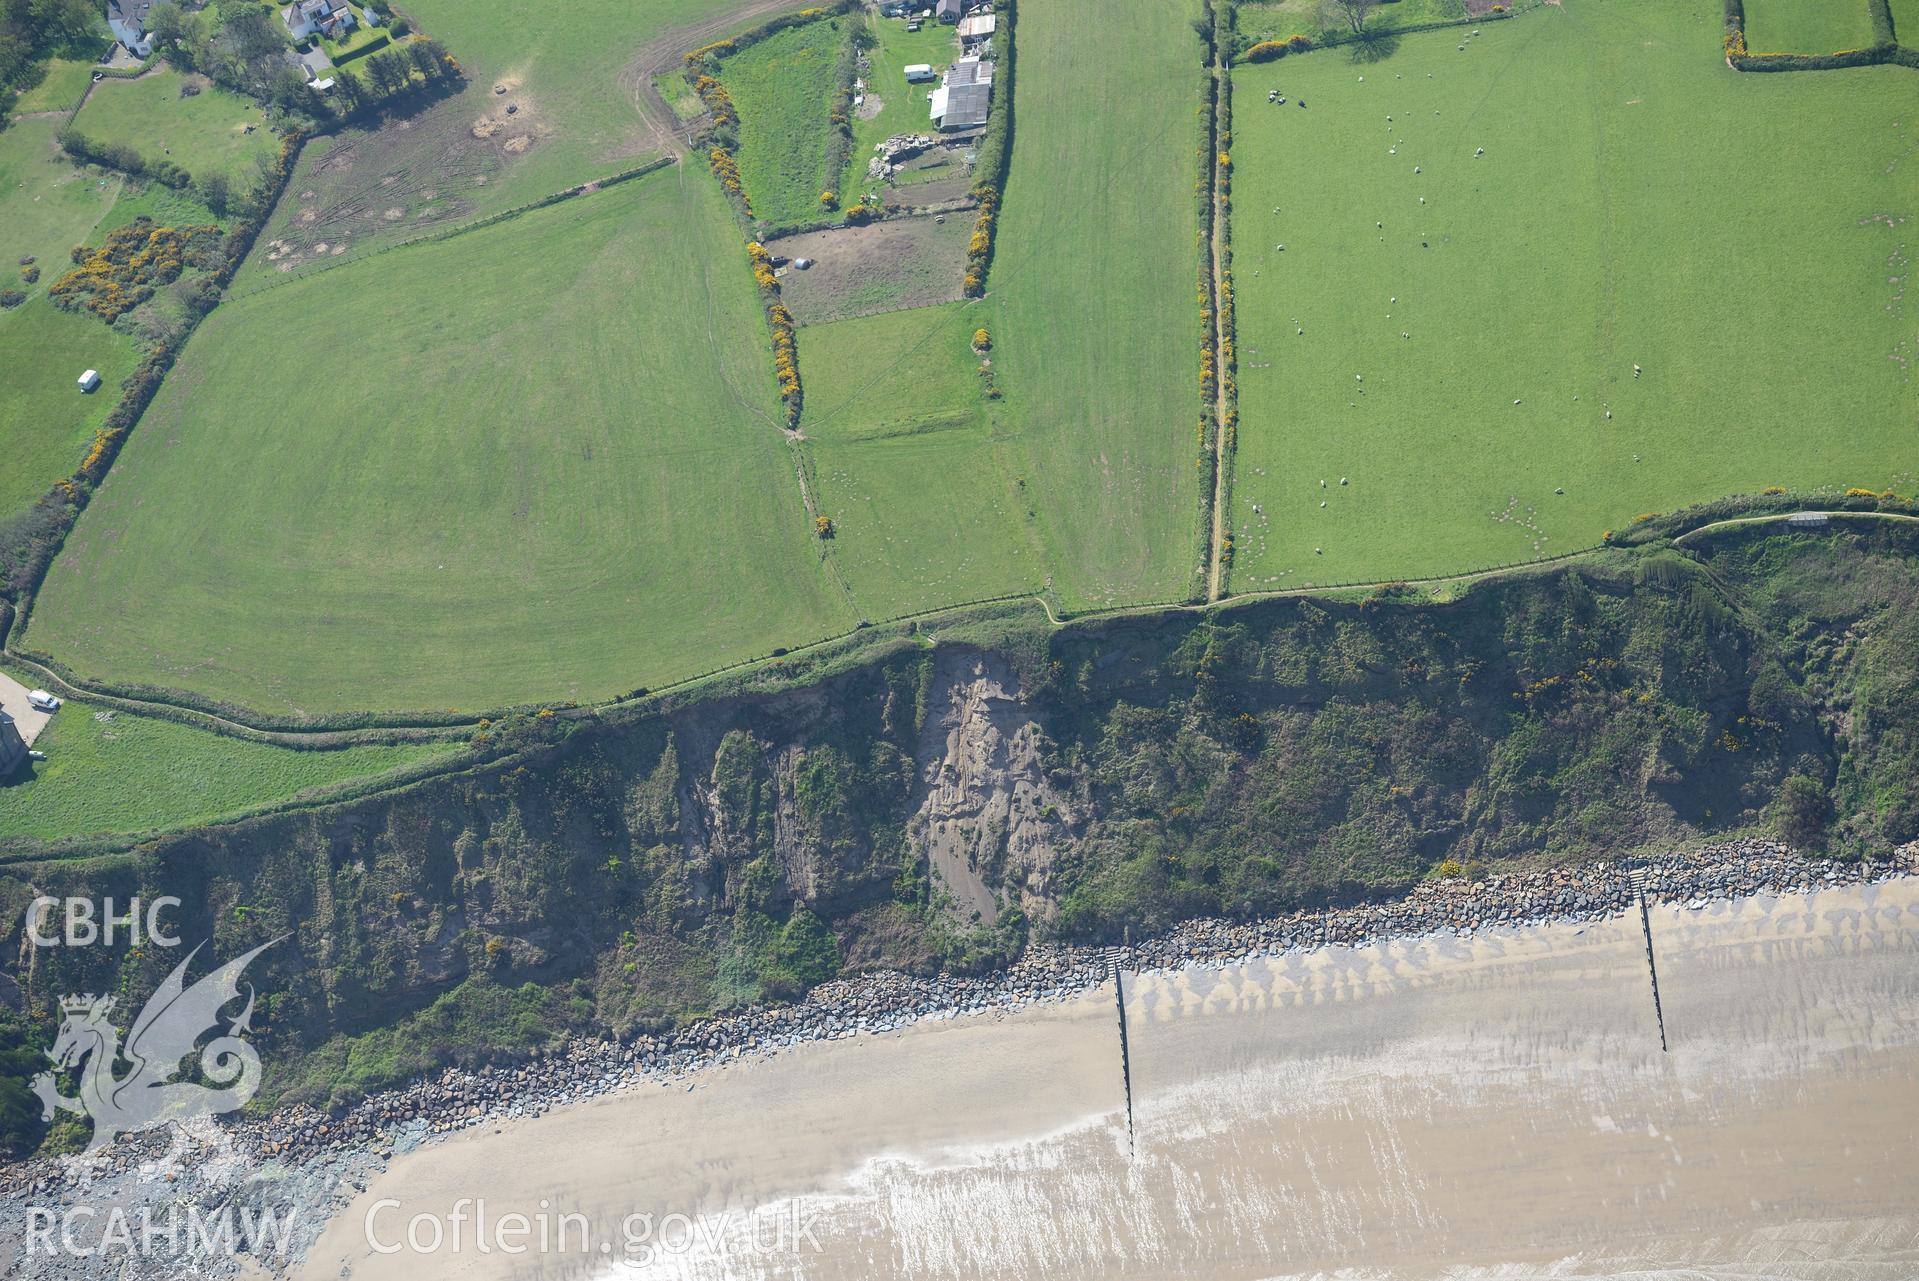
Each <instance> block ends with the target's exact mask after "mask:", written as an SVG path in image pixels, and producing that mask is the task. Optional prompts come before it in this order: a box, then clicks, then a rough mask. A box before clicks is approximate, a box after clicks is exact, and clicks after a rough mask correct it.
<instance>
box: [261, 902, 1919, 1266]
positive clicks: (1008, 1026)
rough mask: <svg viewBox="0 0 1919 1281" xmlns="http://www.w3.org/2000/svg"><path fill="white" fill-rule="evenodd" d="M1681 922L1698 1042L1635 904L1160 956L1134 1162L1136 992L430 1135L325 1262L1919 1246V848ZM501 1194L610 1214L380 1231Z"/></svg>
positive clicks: (494, 1215) (1667, 921)
mask: <svg viewBox="0 0 1919 1281" xmlns="http://www.w3.org/2000/svg"><path fill="white" fill-rule="evenodd" d="M1653 928H1654V933H1655V938H1656V940H1657V943H1658V948H1659V975H1660V987H1661V994H1662V996H1663V998H1664V1006H1665V1014H1666V1025H1667V1030H1668V1033H1669V1036H1670V1039H1671V1045H1672V1049H1671V1053H1670V1054H1661V1053H1660V1051H1659V1045H1658V1035H1657V1031H1656V1028H1655V1026H1654V1022H1653V1011H1652V1001H1651V995H1650V991H1649V988H1648V983H1647V977H1646V962H1645V953H1644V948H1643V944H1642V940H1641V936H1640V931H1639V922H1638V919H1637V917H1636V916H1630V917H1619V918H1615V919H1613V920H1609V921H1606V922H1603V923H1600V924H1596V925H1587V926H1576V925H1548V926H1541V927H1533V928H1527V929H1522V930H1507V931H1500V932H1482V934H1480V935H1479V936H1478V937H1476V938H1471V939H1451V938H1447V939H1426V940H1417V941H1396V942H1388V943H1384V944H1378V945H1373V946H1365V947H1354V948H1345V947H1338V948H1326V949H1322V950H1320V951H1318V952H1314V953H1308V954H1301V955H1296V956H1288V957H1283V958H1277V959H1271V960H1255V961H1251V962H1248V963H1245V964H1242V965H1239V966H1235V967H1232V968H1229V969H1226V970H1223V971H1221V970H1199V969H1193V970H1185V971H1181V972H1178V973H1170V974H1155V975H1141V976H1139V977H1138V978H1136V979H1130V980H1129V983H1128V1010H1129V1022H1130V1025H1131V1032H1132V1038H1133V1052H1132V1064H1133V1073H1134V1081H1133V1086H1134V1098H1135V1104H1136V1120H1137V1154H1136V1155H1135V1156H1132V1157H1130V1158H1129V1145H1128V1140H1127V1135H1126V1130H1125V1125H1124V1119H1123V1115H1122V1113H1121V1112H1120V1101H1121V1092H1120V1078H1119V1059H1118V1053H1117V1044H1116V1040H1117V1033H1116V1030H1115V1020H1114V1012H1113V996H1112V991H1111V988H1110V986H1109V987H1108V988H1107V989H1105V990H1103V991H1098V992H1093V993H1089V994H1087V995H1086V996H1084V997H1082V998H1079V999H1076V1000H1074V1001H1071V1002H1068V1003H1064V1004H1055V1005H1046V1006H1039V1007H1029V1008H1027V1009H1023V1010H1020V1011H1018V1012H1016V1013H1011V1014H1002V1015H987V1016H980V1017H975V1018H969V1019H953V1020H946V1021H940V1022H928V1023H922V1024H919V1025H916V1026H914V1027H912V1028H910V1029H908V1030H906V1031H903V1032H899V1033H893V1034H889V1035H886V1036H880V1037H862V1038H858V1039H855V1040H849V1041H840V1042H832V1043H825V1044H815V1045H808V1046H803V1047H800V1048H797V1049H794V1050H791V1051H788V1052H785V1053H782V1054H779V1055H776V1056H774V1057H772V1058H769V1059H765V1060H756V1061H749V1062H746V1063H744V1064H742V1065H739V1066H735V1067H730V1068H727V1069H724V1070H721V1071H713V1072H709V1073H705V1074H703V1075H702V1076H700V1077H698V1078H695V1079H694V1080H693V1082H692V1083H693V1084H694V1087H695V1088H693V1089H692V1090H690V1091H689V1090H687V1088H686V1085H687V1083H685V1082H681V1083H677V1084H673V1085H670V1086H648V1087H644V1088H642V1089H640V1090H638V1091H636V1092H634V1093H631V1094H627V1095H623V1096H619V1097H615V1098H610V1099H603V1100H599V1101H596V1102H593V1103H589V1104H584V1105H581V1106H579V1107H577V1108H572V1109H567V1110H563V1111H561V1112H557V1113H554V1114H551V1115H549V1116H545V1117H541V1118H538V1119H534V1120H527V1121H520V1122H515V1123H512V1124H509V1125H506V1126H504V1127H502V1128H501V1129H500V1131H499V1132H497V1133H495V1132H492V1131H487V1132H482V1133H475V1134H469V1135H463V1136H461V1137H459V1138H456V1139H454V1140H452V1141H450V1142H446V1143H442V1144H437V1145H433V1146H430V1147H426V1148H422V1149H420V1150H418V1151H415V1152H412V1153H408V1154H405V1155H403V1156H400V1157H398V1158H396V1159H395V1160H394V1162H393V1163H392V1165H391V1167H390V1168H389V1169H388V1170H387V1171H386V1172H385V1173H384V1174H382V1175H381V1176H379V1177H378V1178H377V1179H375V1180H374V1181H373V1182H372V1183H371V1184H370V1185H369V1187H368V1189H367V1191H366V1193H365V1194H364V1195H363V1196H362V1197H360V1199H359V1200H358V1201H357V1202H356V1203H355V1204H354V1205H353V1206H351V1207H350V1208H349V1209H348V1210H347V1211H346V1212H345V1213H343V1214H342V1215H341V1216H340V1217H339V1218H338V1219H336V1220H335V1221H334V1222H333V1223H332V1224H330V1225H329V1226H328V1228H327V1231H326V1233H325V1234H324V1235H323V1237H322V1238H321V1240H320V1241H319V1243H318V1244H317V1245H316V1246H315V1248H314V1249H313V1250H312V1251H311V1253H310V1254H309V1256H308V1258H307V1260H306V1262H305V1265H304V1267H303V1269H302V1270H301V1271H299V1272H298V1273H297V1275H299V1276H302V1277H311V1278H316V1279H317V1278H327V1279H328V1281H331V1279H332V1278H339V1277H348V1276H350V1277H352V1278H356V1279H360V1281H376V1279H380V1278H388V1277H393V1278H398V1277H407V1278H417V1277H421V1276H433V1277H436V1278H440V1277H444V1278H475V1279H478V1278H532V1277H540V1278H548V1277H581V1278H586V1277H591V1278H596V1279H598V1278H607V1279H609V1281H610V1279H611V1278H628V1277H634V1278H639V1277H648V1278H650V1277H686V1278H694V1277H816V1278H865V1277H885V1276H899V1277H925V1278H945V1277H955V1278H958V1277H1008V1278H1012V1277H1032V1276H1038V1275H1048V1276H1059V1277H1074V1278H1079V1277H1086V1278H1092V1277H1142V1278H1145V1277H1172V1276H1180V1277H1194V1278H1218V1279H1220V1281H1225V1279H1227V1278H1263V1277H1315V1276H1330V1275H1332V1274H1335V1273H1337V1274H1338V1275H1339V1276H1340V1277H1342V1278H1351V1279H1358V1278H1395V1279H1396V1278H1414V1277H1435V1276H1446V1277H1448V1278H1464V1277H1487V1278H1499V1279H1500V1281H1520V1279H1524V1278H1534V1277H1539V1278H1545V1277H1555V1278H1558V1277H1609V1278H1626V1277H1632V1278H1674V1279H1676V1278H1679V1277H1687V1278H1712V1279H1714V1281H1718V1279H1721V1278H1723V1279H1726V1281H1730V1279H1732V1278H1756V1277H1767V1278H1834V1279H1846V1281H1852V1279H1857V1281H1880V1279H1881V1278H1884V1279H1885V1281H1891V1279H1892V1278H1905V1277H1911V1276H1914V1275H1919V879H1907V880H1904V881H1896V882H1892V883H1889V884H1886V885H1880V886H1864V887H1858V888H1851V889H1843V890H1831V891H1826V892H1823V893H1816V894H1812V895H1807V896H1788V897H1785V898H1754V899H1747V900H1743V901H1739V902H1734V903H1721V904H1714V905H1712V906H1709V907H1706V908H1703V909H1701V910H1698V911H1686V910H1682V909H1677V908H1673V907H1656V908H1654V910H1653ZM463 1197H464V1198H484V1200H485V1211H484V1213H485V1215H486V1217H487V1218H488V1219H489V1220H491V1221H492V1222H493V1223H495V1224H497V1223H498V1221H499V1218H500V1216H502V1215H505V1214H507V1213H509V1212H513V1211H521V1212H524V1213H526V1214H528V1215H530V1216H535V1219H536V1222H537V1216H539V1215H540V1214H541V1212H542V1207H541V1204H540V1203H541V1202H542V1201H543V1200H544V1201H545V1202H546V1203H547V1205H546V1207H545V1211H544V1213H545V1214H546V1216H547V1222H548V1223H549V1225H555V1226H554V1229H553V1230H554V1231H558V1228H557V1226H556V1221H555V1219H554V1218H553V1216H556V1215H558V1214H560V1213H562V1212H577V1213H579V1214H581V1215H584V1216H585V1218H586V1220H587V1221H588V1226H587V1227H586V1228H585V1229H584V1230H581V1229H580V1228H579V1227H578V1225H577V1224H576V1225H573V1226H572V1227H570V1228H569V1229H568V1238H567V1242H566V1244H567V1247H568V1248H567V1249H565V1250H548V1251H546V1252H540V1251H538V1250H533V1251H530V1252H528V1253H523V1254H506V1253H502V1252H500V1251H498V1250H495V1251H494V1252H492V1253H481V1252H480V1251H479V1250H478V1249H477V1247H476V1245H475V1243H474V1241H473V1240H472V1228H471V1226H470V1225H469V1226H467V1227H465V1228H464V1229H463V1231H464V1236H463V1239H462V1248H461V1249H459V1250H453V1249H450V1248H448V1246H447V1245H446V1243H445V1242H444V1241H443V1243H442V1248H441V1249H440V1250H439V1251H438V1252H437V1253H436V1255H435V1257H434V1258H433V1259H431V1260H426V1259H423V1258H422V1257H421V1256H420V1255H419V1254H418V1253H415V1252H414V1251H412V1250H411V1249H407V1248H404V1245H403V1247H402V1248H401V1250H400V1251H399V1252H398V1253H394V1254H389V1255H380V1254H375V1253H374V1252H373V1251H372V1249H370V1248H369V1246H368V1244H367V1243H366V1233H365V1227H364V1223H365V1219H366V1215H367V1211H368V1209H369V1207H372V1206H373V1205H374V1203H375V1202H376V1201H379V1200H382V1199H391V1200H394V1201H397V1202H399V1205H398V1207H393V1206H387V1207H384V1208H382V1209H380V1210H379V1212H378V1214H377V1215H376V1217H375V1222H376V1226H377V1228H378V1235H379V1238H380V1240H381V1242H382V1244H395V1243H403V1239H404V1237H405V1234H406V1221H407V1219H408V1218H409V1217H411V1216H413V1215H415V1214H428V1215H433V1216H437V1217H440V1218H441V1221H442V1228H441V1231H442V1234H443V1235H444V1234H445V1232H446V1229H445V1227H444V1223H445V1220H444V1215H445V1214H446V1212H447V1211H448V1210H449V1209H450V1207H452V1206H453V1205H454V1204H455V1203H456V1202H457V1201H458V1200H459V1199H460V1198H463ZM467 1212H468V1214H469V1215H470V1214H472V1213H473V1208H472V1207H471V1206H469V1207H467ZM635 1213H641V1214H650V1215H651V1216H652V1219H653V1225H654V1226H653V1229H652V1231H651V1232H650V1233H649V1232H648V1231H647V1230H646V1227H645V1225H644V1223H642V1222H641V1221H637V1220H636V1221H633V1222H631V1223H629V1224H627V1225H625V1227H624V1228H623V1226H622V1220H623V1219H625V1218H626V1216H628V1215H632V1214H635ZM676 1215H684V1216H689V1217H688V1218H687V1219H685V1220H681V1219H675V1218H670V1217H669V1216H676ZM423 1231H424V1230H423ZM662 1231H664V1233H665V1235H666V1239H667V1241H668V1242H669V1244H670V1245H671V1246H672V1247H673V1248H671V1249H669V1250H660V1249H658V1246H659V1242H660V1235H659V1234H660V1233H661V1232H662ZM582 1237H584V1238H585V1241H584V1243H582V1240H581V1238H582ZM628 1238H630V1239H631V1243H632V1246H633V1248H632V1250H631V1251H630V1252H629V1251H628V1250H627V1243H628V1242H627V1239H628ZM689 1238H690V1240H689ZM423 1239H424V1238H423ZM495 1240H496V1241H497V1238H495ZM816 1242H817V1245H818V1248H817V1249H815V1248H814V1246H815V1243H816ZM601 1243H605V1244H606V1245H607V1246H608V1247H609V1249H608V1251H607V1252H602V1251H600V1250H599V1249H598V1246H599V1245H600V1244H601ZM623 1256H626V1260H627V1261H622V1257H623Z"/></svg>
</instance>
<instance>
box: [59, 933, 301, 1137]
mask: <svg viewBox="0 0 1919 1281" xmlns="http://www.w3.org/2000/svg"><path fill="white" fill-rule="evenodd" d="M285 937H287V936H286V935H284V934H282V935H281V936H280V938H277V939H274V940H272V941H271V942H267V943H262V944H261V945H260V946H259V947H256V948H254V949H253V950H252V951H251V952H248V953H247V954H246V955H244V956H241V957H238V958H236V959H234V960H231V961H228V962H227V963H226V964H225V965H223V966H221V967H220V968H219V969H217V970H215V971H214V972H213V973H211V974H209V975H207V976H206V977H205V978H203V979H201V980H200V981H199V982H198V983H195V984H194V985H193V986H192V987H188V986H187V985H186V972H187V966H188V965H190V964H192V963H193V958H194V957H195V956H198V955H199V953H200V948H198V947H196V948H194V949H193V951H191V952H189V953H187V956H186V959H185V960H183V961H181V962H180V964H178V965H176V966H175V967H174V968H173V973H171V974H169V975H167V977H166V981H165V982H163V983H161V984H160V987H159V990H158V991H156V992H155V993H154V994H153V996H152V998H151V999H150V1000H148V1001H147V1003H146V1005H145V1006H144V1007H142V1009H141V1010H140V1013H139V1014H138V1015H136V1016H135V1017H134V1020H133V1023H132V1025H131V1026H130V1027H129V1028H128V1030H127V1036H126V1042H125V1043H124V1044H122V1043H121V1040H120V1033H119V1031H118V1029H116V1028H115V1027H114V1025H113V1023H112V1021H111V1020H110V1019H109V1017H108V1016H109V1015H110V1014H111V1013H112V1012H113V1006H114V998H112V997H110V996H91V995H88V996H69V997H67V998H65V999H64V1000H62V1001H61V1002H60V1010H61V1013H62V1014H63V1015H64V1018H63V1020H62V1022H61V1024H60V1032H59V1035H58V1036H57V1037H55V1039H54V1042H53V1048H52V1049H51V1050H48V1051H47V1057H48V1058H49V1059H51V1060H52V1061H53V1065H54V1070H55V1071H58V1072H65V1071H69V1070H71V1071H73V1072H75V1073H76V1075H77V1077H78V1080H79V1091H80V1092H79V1094H78V1096H76V1097H73V1098H69V1097H67V1096H66V1095H64V1094H62V1093H60V1087H59V1084H58V1083H57V1082H56V1080H55V1077H54V1072H42V1073H41V1074H40V1075H39V1076H36V1077H35V1078H34V1079H33V1092H34V1093H35V1094H37V1095H39V1096H40V1102H41V1105H42V1108H43V1111H42V1113H41V1117H42V1119H43V1120H48V1121H51V1120H52V1119H53V1114H54V1113H55V1112H56V1111H65V1112H77V1113H79V1114H81V1115H83V1116H86V1117H88V1118H89V1119H91V1120H92V1122H93V1140H92V1142H90V1143H88V1144H87V1151H88V1152H89V1153H93V1152H97V1151H98V1150H99V1149H100V1148H102V1147H104V1146H105V1145H107V1144H108V1143H111V1142H112V1141H113V1140H114V1138H115V1137H117V1136H119V1135H122V1134H132V1133H137V1132H139V1131H142V1130H150V1129H153V1128H154V1127H156V1126H161V1125H167V1124H181V1123H185V1122H188V1121H192V1120H196V1119H198V1118H200V1117H207V1116H217V1115H219V1114H220V1113H223V1112H232V1111H234V1110H235V1109H237V1108H241V1107H244V1106H246V1104H247V1101H248V1100H250V1099H251V1098H252V1097H253V1096H254V1094H255V1093H256V1092H258V1090H259V1088H260V1056H259V1054H257V1053H256V1052H255V1051H254V1049H253V1047H252V1046H251V1045H249V1044H248V1043H247V1041H246V1039H245V1034H246V1033H248V1032H250V1031H252V1019H253V999H254V991H253V985H252V984H250V983H249V984H247V1003H246V1008H245V1009H243V1010H241V1011H240V1013H239V1015H238V1016H237V1017H234V1018H232V1019H231V1020H230V1021H229V1022H228V1024H227V1029H226V1032H225V1034H224V1035H221V1036H217V1037H215V1038H214V1039H213V1040H212V1041H209V1042H208V1043H207V1045H206V1047H205V1048H204V1049H202V1050H201V1051H200V1074H201V1076H203V1077H204V1078H205V1079H206V1080H207V1081H209V1082H211V1083H212V1084H211V1085H196V1084H194V1083H192V1082H189V1081H175V1080H173V1079H172V1078H173V1077H174V1076H175V1074H177V1073H178V1072H179V1070H180V1060H182V1059H184V1058H185V1057H186V1056H187V1055H189V1054H191V1053H192V1052H193V1047H194V1046H195V1045H196V1044H197V1043H198V1042H199V1040H200V1038H201V1037H202V1036H204V1035H205V1034H206V1033H207V1032H209V1031H212V1030H213V1029H214V1028H215V1027H216V1026H217V1025H218V1024H219V1022H220V1018H221V1015H220V1011H221V1009H222V1008H223V1007H224V1006H226V1005H227V1003H228V1002H230V1001H234V1000H237V999H239V996H240V975H241V973H242V972H243V971H244V970H245V969H246V967H247V965H248V963H249V962H251V961H252V960H253V958H254V957H256V956H258V955H260V953H262V952H264V951H266V950H267V949H268V948H270V947H272V946H273V944H274V943H278V942H279V941H280V939H283V938H285ZM202 946H204V945H202ZM122 1061H124V1062H126V1063H128V1064H131V1065H132V1066H131V1067H130V1068H129V1069H128V1070H127V1072H126V1073H125V1074H124V1075H118V1074H116V1073H115V1071H114V1068H115V1066H116V1064H117V1063H119V1062H122Z"/></svg>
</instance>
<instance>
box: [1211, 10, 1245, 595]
mask: <svg viewBox="0 0 1919 1281" xmlns="http://www.w3.org/2000/svg"><path fill="white" fill-rule="evenodd" d="M1238 22H1239V5H1238V0H1219V2H1218V4H1217V6H1216V8H1215V18H1214V27H1215V34H1214V37H1213V42H1214V45H1215V47H1216V48H1218V49H1224V50H1227V51H1228V54H1227V56H1225V57H1220V58H1218V59H1217V60H1216V61H1217V65H1218V67H1219V93H1218V98H1217V99H1216V101H1215V103H1214V106H1213V118H1214V120H1215V122H1216V123H1215V126H1214V133H1215V138H1214V141H1215V143H1216V144H1217V145H1218V148H1219V162H1218V164H1217V165H1216V166H1215V167H1214V174H1213V208H1214V211H1215V214H1216V215H1217V216H1216V219H1215V228H1214V232H1213V238H1214V243H1213V256H1214V258H1215V260H1216V261H1217V263H1218V271H1217V273H1216V278H1217V279H1216V283H1215V285H1214V289H1213V309H1214V314H1215V317H1216V323H1217V325H1218V329H1219V341H1218V344H1217V346H1218V351H1217V357H1218V362H1219V406H1220V414H1219V425H1218V431H1219V441H1218V449H1217V450H1216V451H1215V457H1216V459H1217V461H1216V462H1215V467H1216V468H1217V471H1218V474H1217V476H1216V477H1215V486H1216V489H1215V496H1214V498H1213V505H1214V509H1215V514H1216V516H1217V519H1218V523H1219V529H1220V541H1219V546H1218V547H1217V548H1215V549H1214V551H1213V554H1214V555H1215V556H1217V557H1218V558H1219V565H1218V568H1217V573H1216V579H1217V585H1218V592H1217V593H1216V594H1217V595H1220V596H1224V595H1225V594H1226V593H1227V591H1228V590H1229V582H1230V579H1231V576H1232V570H1233V526H1232V519H1233V459H1234V455H1235V454H1236V453H1237V451H1238V449H1239V321H1238V310H1237V308H1236V307H1235V305H1234V301H1233V164H1232V154H1233V70H1232V58H1231V55H1230V51H1231V49H1232V48H1233V47H1234V45H1235V44H1237V43H1238V39H1239V36H1238ZM1210 594H1215V593H1209V595H1210Z"/></svg>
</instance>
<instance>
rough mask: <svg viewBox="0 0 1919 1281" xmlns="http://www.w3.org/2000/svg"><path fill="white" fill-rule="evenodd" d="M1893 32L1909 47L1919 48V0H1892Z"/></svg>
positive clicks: (1900, 41)
mask: <svg viewBox="0 0 1919 1281" xmlns="http://www.w3.org/2000/svg"><path fill="white" fill-rule="evenodd" d="M1891 7H1892V33H1893V35H1895V36H1897V37H1898V39H1899V43H1900V44H1902V45H1904V46H1905V47H1906V48H1908V49H1919V0H1891Z"/></svg>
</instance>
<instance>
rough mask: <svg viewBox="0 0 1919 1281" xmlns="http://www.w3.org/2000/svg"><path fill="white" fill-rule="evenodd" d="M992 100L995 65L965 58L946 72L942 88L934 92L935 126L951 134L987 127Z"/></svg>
mask: <svg viewBox="0 0 1919 1281" xmlns="http://www.w3.org/2000/svg"><path fill="white" fill-rule="evenodd" d="M992 97H993V64H992V63H990V62H984V61H982V60H980V59H978V58H961V59H960V60H959V61H957V62H955V63H954V64H953V65H952V66H950V67H948V68H947V69H946V75H945V76H944V77H943V78H942V79H941V81H940V87H939V88H937V89H935V90H933V95H932V113H931V114H932V117H933V126H934V127H935V128H937V129H940V130H942V131H945V132H951V131H952V130H954V129H972V128H976V127H978V126H979V125H983V124H985V123H986V115H987V111H988V109H989V108H990V106H991V103H992Z"/></svg>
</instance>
